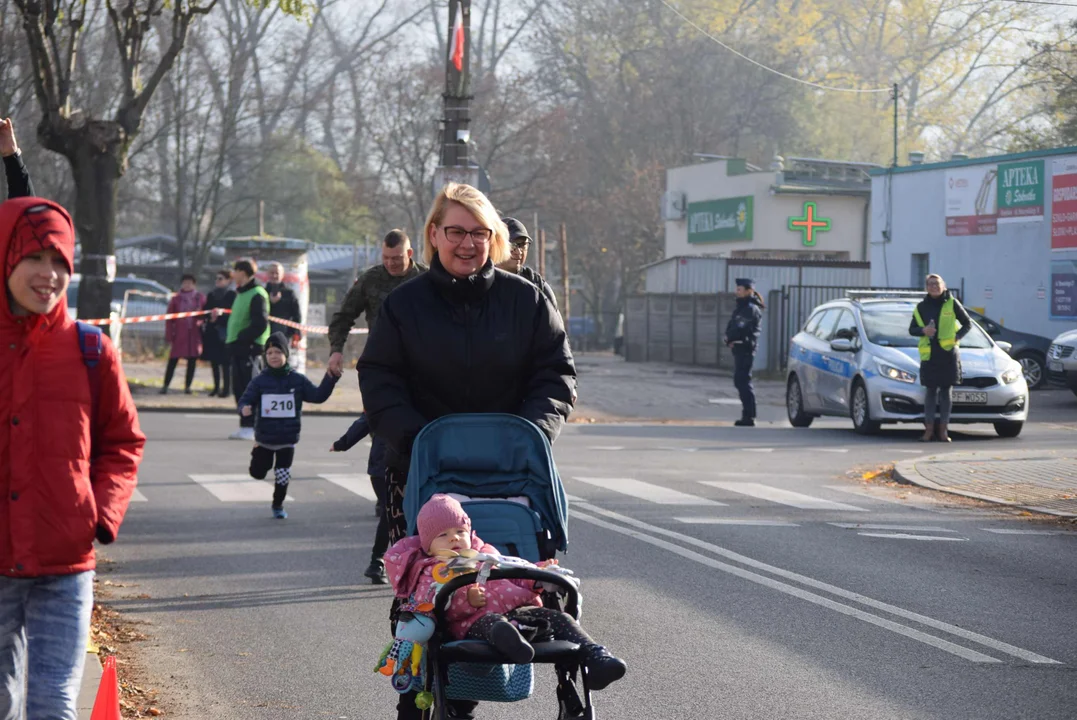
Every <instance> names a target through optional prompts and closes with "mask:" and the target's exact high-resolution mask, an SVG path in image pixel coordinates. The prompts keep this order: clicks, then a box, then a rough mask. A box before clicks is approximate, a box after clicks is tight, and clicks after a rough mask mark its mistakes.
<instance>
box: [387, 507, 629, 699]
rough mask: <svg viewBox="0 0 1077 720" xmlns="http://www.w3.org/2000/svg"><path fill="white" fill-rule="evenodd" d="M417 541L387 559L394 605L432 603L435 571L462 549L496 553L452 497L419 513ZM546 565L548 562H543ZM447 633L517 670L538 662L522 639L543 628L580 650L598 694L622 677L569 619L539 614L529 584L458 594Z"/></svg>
mask: <svg viewBox="0 0 1077 720" xmlns="http://www.w3.org/2000/svg"><path fill="white" fill-rule="evenodd" d="M416 525H417V526H418V528H419V535H418V537H415V536H412V537H406V538H404V539H403V540H401V541H399V542H398V543H396V544H395V545H393V546H392V547H391V548H389V552H387V553H386V554H385V569H386V570H387V571H388V573H389V579H390V581H391V582H392V584H393V591H394V592H395V593H396V596H397V597H399V598H405V599H407V598H414V601H415V602H417V603H425V602H433V601H434V597H433V594H434V592H433V588H432V587H431V586H432V585H434V578H433V571H434V566H435V565H437V564H438V563H441V562H444V561H445V558H446V557H454V556H456V555H457V554H458V553H459V552H460V551H461V550H468V549H472V548H474V549H476V550H478V551H479V552H482V553H488V554H500V553H498V551H497V548H495V547H494V546H493V545H486V544H484V543H483V541H482V540H480V539H479V537H478V536H477V535H476V534H475V533H473V532H472V531H471V518H469V517H468V516H467V513H466V512H464V508H463V506H462V505H460V503H459V502H458V501H457V500H456V499H455V498H453V497H451V496H449V495H442V494H438V495H434V496H433V497H431V498H430V500H428V501H427V502H426V504H425V505H423V507H422V509H421V510H419V517H418V518H416ZM542 565H545V563H542ZM445 620H446V621H447V622H448V623H449V633H450V634H451V635H452V636H453V638H455V639H456V640H463V639H465V638H467V639H472V640H485V641H486V642H488V643H490V644H491V645H493V646H494V647H496V648H497V649H498V650H500V651H501V653H502V654H503V655H505V657H507V658H508V659H509V660H511V661H512V662H514V663H528V662H531V660H532V659H533V658H534V656H535V650H534V648H533V647H531V644H530V643H529V642H528V641H527V640H526V639H524V636H523V635H521V634H520V629H521V628H524V629H526V630H528V631H530V632H534V631H535V630H536V629H543V630H545V631H546V633H552V634H553V639H554V640H567V641H569V642H574V643H579V645H580V652H581V654H582V659H583V665H584V667H585V668H586V670H587V680H588V685H589V687H590V688H591V689H592V690H602V689H603V688H606V687H608V686H609V685H610V683H613V682H615V681H617V680H620V679H621V678H622V677H624V674H625V671H626V670H627V667H626V666H625V663H624V661H623V660H621V659H619V658H616V657H614V656H613V655H610V653H609V651H608V650H606V648H604V647H603V646H601V645H599V644H597V643H596V642H594V640H592V639H591V637H590V636H589V635H588V634H587V633H586V632H584V630H583V628H582V627H580V625H579V623H578V622H576V621H575V620H574V619H573V618H572V616H571V615H568V614H567V613H563V612H560V611H558V610H553V609H550V608H544V607H542V600H541V598H540V596H539V594H538V591H537V590H536V588H535V583H534V581H532V580H488V581H487V582H486V584H485V585H470V586H468V588H467V589H466V590H463V589H461V590H459V591H457V593H456V594H455V596H454V597H453V598H452V600H451V601H450V602H449V606H448V607H447V608H446V611H445Z"/></svg>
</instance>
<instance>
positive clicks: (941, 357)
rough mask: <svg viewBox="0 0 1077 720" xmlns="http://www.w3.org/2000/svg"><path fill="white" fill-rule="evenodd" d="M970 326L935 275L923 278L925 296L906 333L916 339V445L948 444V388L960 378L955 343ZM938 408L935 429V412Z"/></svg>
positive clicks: (952, 297)
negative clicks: (920, 414) (919, 401)
mask: <svg viewBox="0 0 1077 720" xmlns="http://www.w3.org/2000/svg"><path fill="white" fill-rule="evenodd" d="M971 327H972V321H971V320H970V319H969V314H968V313H967V312H965V308H963V307H961V303H959V302H958V301H957V299H956V298H955V297H954V296H953V295H951V294H950V291H949V290H947V289H946V282H945V281H944V280H943V279H942V278H941V277H939V276H938V275H928V276H927V297H925V298H924V299H923V300H921V301H920V303H919V304H918V305H917V306H916V310H914V311H913V314H912V322H911V323H909V334H911V335H914V336H916V337H919V338H920V343H919V349H920V384H921V385H923V386H924V388H925V389H926V390H927V392H926V394H925V398H924V435H923V437H921V438H920V442H931V440H933V439H938V441H939V442H950V435H949V432H948V428H947V426H948V425H949V424H950V410H951V408H952V407H953V401H952V400H951V397H950V389H951V388H952V387H953V386H954V385H956V384H957V383H958V381H959V379H960V376H961V371H960V368H959V366H958V358H957V344H958V343H959V342H960V341H961V338H963V337H965V335H966V334H967V333H968V331H969V330H970V329H971ZM936 408H938V420H937V422H938V428H937V430H936V415H935V410H936Z"/></svg>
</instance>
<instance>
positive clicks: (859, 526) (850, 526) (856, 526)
mask: <svg viewBox="0 0 1077 720" xmlns="http://www.w3.org/2000/svg"><path fill="white" fill-rule="evenodd" d="M827 525H833V526H834V527H839V528H844V529H846V530H897V531H901V530H904V531H908V532H917V531H919V532H944V533H953V532H957V530H947V529H946V528H941V527H930V526H927V525H869V524H865V523H838V522H832V523H827Z"/></svg>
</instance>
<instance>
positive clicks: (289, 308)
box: [266, 262, 339, 377]
mask: <svg viewBox="0 0 1077 720" xmlns="http://www.w3.org/2000/svg"><path fill="white" fill-rule="evenodd" d="M266 275H267V277H268V281H267V282H266V292H267V293H269V314H270V315H272V316H273V317H275V318H280V319H282V320H291V321H292V322H296V323H299V322H303V314H302V313H301V312H300V311H299V298H297V297H296V296H295V293H294V292H293V291H292V289H291V288H289V287H288V286H287V285H285V284H284V266H283V265H281V264H280V263H278V262H275V263H270V264H269V267H268V268H267V272H266ZM269 329H270V332H271V333H280V334H282V335H284V337H286V338H287V339H288V342H289V344H291V346H292V347H297V346H298V345H299V330H298V329H297V328H293V327H288V326H287V325H281V324H280V323H276V322H270V324H269ZM338 377H339V376H338Z"/></svg>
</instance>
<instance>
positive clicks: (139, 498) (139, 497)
mask: <svg viewBox="0 0 1077 720" xmlns="http://www.w3.org/2000/svg"><path fill="white" fill-rule="evenodd" d="M149 501H150V499H149V498H148V497H146V496H145V495H143V494H142V491H141V490H139V489H138V488H135V492H134V494H133V495H131V502H149Z"/></svg>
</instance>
